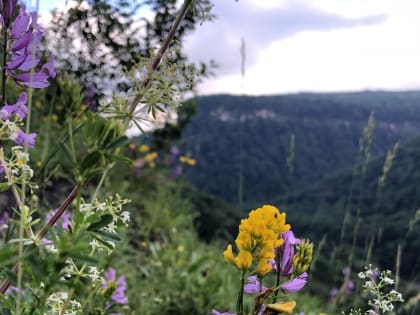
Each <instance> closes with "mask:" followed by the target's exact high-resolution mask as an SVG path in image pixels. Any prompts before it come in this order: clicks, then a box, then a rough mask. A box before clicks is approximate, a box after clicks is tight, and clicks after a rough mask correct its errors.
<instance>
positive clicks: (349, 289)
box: [346, 280, 354, 294]
mask: <svg viewBox="0 0 420 315" xmlns="http://www.w3.org/2000/svg"><path fill="white" fill-rule="evenodd" d="M353 289H354V282H353V281H351V280H349V281H348V282H347V286H346V293H347V294H351V292H352V291H353Z"/></svg>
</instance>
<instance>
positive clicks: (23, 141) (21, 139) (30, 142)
mask: <svg viewBox="0 0 420 315" xmlns="http://www.w3.org/2000/svg"><path fill="white" fill-rule="evenodd" d="M35 138H36V133H30V134H29V135H27V134H26V133H24V132H23V131H22V130H19V131H18V133H17V137H16V139H12V140H13V141H14V142H15V143H16V144H19V145H27V146H28V147H30V148H33V147H34V145H35Z"/></svg>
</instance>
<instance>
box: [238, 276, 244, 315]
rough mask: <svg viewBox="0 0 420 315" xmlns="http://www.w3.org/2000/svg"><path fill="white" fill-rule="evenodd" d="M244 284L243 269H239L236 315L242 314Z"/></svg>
mask: <svg viewBox="0 0 420 315" xmlns="http://www.w3.org/2000/svg"><path fill="white" fill-rule="evenodd" d="M244 285H245V271H241V287H240V288H239V293H238V301H237V303H236V311H237V313H238V315H243V314H244Z"/></svg>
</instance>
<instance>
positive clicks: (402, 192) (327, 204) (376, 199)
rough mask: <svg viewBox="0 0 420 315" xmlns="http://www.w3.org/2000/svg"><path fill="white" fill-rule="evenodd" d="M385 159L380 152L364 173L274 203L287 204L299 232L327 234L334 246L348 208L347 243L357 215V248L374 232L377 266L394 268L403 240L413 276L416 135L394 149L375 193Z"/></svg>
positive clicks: (418, 161)
mask: <svg viewBox="0 0 420 315" xmlns="http://www.w3.org/2000/svg"><path fill="white" fill-rule="evenodd" d="M384 160H385V156H382V157H380V158H377V159H375V160H374V161H372V162H371V163H370V165H369V167H368V169H367V172H366V173H365V175H363V174H362V172H361V171H360V168H358V171H357V172H355V173H353V172H352V171H351V170H348V171H344V172H342V173H340V174H336V175H335V176H331V177H329V178H326V179H324V180H321V181H319V182H317V183H315V184H314V185H312V186H310V187H306V188H303V189H302V190H301V191H299V192H295V193H291V194H289V195H285V196H283V197H280V198H278V199H276V200H272V203H274V204H276V205H279V206H280V207H281V208H284V209H287V213H288V219H289V221H291V222H298V225H296V230H297V232H299V233H301V234H304V235H307V236H309V237H310V238H311V239H314V240H320V239H321V237H322V236H323V235H326V236H327V240H328V242H329V243H330V244H335V245H337V244H338V240H339V239H340V235H341V233H342V222H343V220H344V216H345V212H346V210H347V211H348V213H349V214H350V220H348V224H347V226H346V233H345V236H346V237H345V239H346V242H347V243H351V242H352V238H353V235H352V234H353V232H354V228H355V225H356V224H357V221H358V217H360V218H361V221H360V226H359V227H358V232H357V244H356V245H357V247H358V248H359V249H366V246H367V244H366V242H367V240H369V239H370V238H371V237H372V236H373V235H375V242H374V248H373V257H376V258H377V260H378V261H377V262H378V263H379V264H380V265H382V266H385V267H387V268H391V269H393V267H394V266H395V262H396V253H397V246H398V244H399V243H400V244H402V245H404V247H403V252H402V264H401V271H402V274H404V275H406V276H409V277H411V279H413V280H414V279H415V278H416V277H417V278H418V277H419V276H420V256H419V255H418V250H419V248H420V224H419V221H420V217H419V214H420V212H419V211H418V209H420V187H419V185H418V183H420V137H417V138H415V139H413V140H412V141H410V142H408V143H406V144H404V145H402V146H401V147H400V148H399V149H398V151H397V154H396V156H395V159H394V160H393V163H392V167H391V170H390V171H389V173H388V174H387V177H386V179H385V185H384V186H383V188H382V189H380V190H379V192H378V178H379V177H380V176H381V174H382V169H383V165H384ZM352 182H353V189H352V193H351V194H350V189H351V187H352ZM349 196H351V197H350V198H349ZM416 212H417V218H416V220H415V216H416ZM362 254H363V253H362ZM417 280H418V279H417Z"/></svg>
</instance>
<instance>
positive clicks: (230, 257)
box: [223, 244, 236, 266]
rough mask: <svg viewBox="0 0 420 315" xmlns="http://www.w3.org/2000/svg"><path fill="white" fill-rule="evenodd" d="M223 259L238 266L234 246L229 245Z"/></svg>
mask: <svg viewBox="0 0 420 315" xmlns="http://www.w3.org/2000/svg"><path fill="white" fill-rule="evenodd" d="M223 257H224V258H225V260H226V261H227V262H230V263H231V264H233V265H235V266H236V261H235V256H233V251H232V245H230V244H229V245H228V246H227V248H226V250H225V251H224V252H223Z"/></svg>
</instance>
